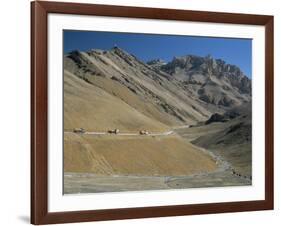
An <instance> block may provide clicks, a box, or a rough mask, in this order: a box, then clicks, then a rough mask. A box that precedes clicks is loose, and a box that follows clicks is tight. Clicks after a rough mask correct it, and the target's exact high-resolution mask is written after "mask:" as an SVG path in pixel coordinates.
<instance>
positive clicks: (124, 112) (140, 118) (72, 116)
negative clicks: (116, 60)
mask: <svg viewBox="0 0 281 226" xmlns="http://www.w3.org/2000/svg"><path fill="white" fill-rule="evenodd" d="M80 127H82V128H84V129H86V130H87V131H107V130H108V129H113V128H118V129H120V130H121V131H134V132H138V131H139V130H142V129H146V130H149V131H157V132H159V131H166V130H168V128H167V126H165V125H164V124H162V123H160V122H158V121H156V120H153V119H151V118H149V117H147V116H145V115H144V114H142V113H141V112H139V111H137V110H136V109H134V108H133V107H131V106H129V105H128V104H126V103H125V102H123V101H122V100H120V99H119V98H116V97H114V96H113V95H110V94H109V93H107V92H106V91H104V90H102V89H100V88H98V87H96V86H94V85H92V84H88V83H87V82H85V81H84V80H82V79H80V78H78V77H77V76H75V75H73V74H71V73H69V72H67V71H65V72H64V130H65V131H72V130H73V128H80Z"/></svg>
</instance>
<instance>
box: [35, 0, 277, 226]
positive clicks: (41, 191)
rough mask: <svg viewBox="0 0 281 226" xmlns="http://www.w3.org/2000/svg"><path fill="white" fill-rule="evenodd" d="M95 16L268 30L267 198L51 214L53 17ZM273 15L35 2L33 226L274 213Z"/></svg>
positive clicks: (266, 84)
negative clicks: (50, 49) (50, 39)
mask: <svg viewBox="0 0 281 226" xmlns="http://www.w3.org/2000/svg"><path fill="white" fill-rule="evenodd" d="M50 13H60V14H75V15H89V16H91V15H95V16H108V17H112V16H114V17H124V18H146V19H161V20H174V21H195V22H210V23H227V24H243V25H247V24H248V25H262V26H264V27H265V47H266V49H265V93H266V96H265V100H266V102H265V109H266V110H265V147H264V150H265V199H264V200H256V201H241V202H224V203H206V204H190V205H174V206H160V207H159V206H157V207H153V206H152V207H138V208H122V209H106V210H87V211H85V210H84V211H71V212H48V87H47V84H48V82H47V81H48V72H47V71H48V56H47V48H48V47H47V43H48V33H47V27H48V14H50ZM273 200H274V196H273V16H265V15H247V14H233V13H217V12H203V11H188V10H174V9H158V8H140V7H124V6H109V5H92V4H77V3H62V2H45V1H42V2H41V1H35V2H32V3H31V223H32V224H52V223H69V222H85V221H101V220H115V219H131V218H147V217H163V216H180V215H191V214H208V213H226V212H237V211H255V210H271V209H273Z"/></svg>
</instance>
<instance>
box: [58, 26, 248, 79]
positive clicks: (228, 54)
mask: <svg viewBox="0 0 281 226" xmlns="http://www.w3.org/2000/svg"><path fill="white" fill-rule="evenodd" d="M63 39H64V53H68V52H70V51H72V50H81V51H86V50H89V49H103V50H108V49H111V48H112V47H113V46H114V45H117V46H118V47H120V48H122V49H124V50H126V51H127V52H129V53H131V54H134V55H135V56H136V57H138V58H139V59H141V60H143V61H145V62H147V61H148V60H151V59H156V58H161V59H163V60H165V61H170V60H171V59H172V58H173V57H174V56H184V55H189V54H192V55H199V56H206V55H208V54H210V55H211V56H212V57H214V58H216V59H218V58H220V59H222V60H224V61H226V62H227V63H229V64H235V65H237V66H238V67H240V68H241V70H242V71H243V72H244V73H245V74H246V75H247V76H248V77H250V78H251V76H252V40H251V39H233V38H210V37H196V36H178V35H155V34H134V33H116V32H100V31H97V32H96V31H72V30H65V31H64V37H63Z"/></svg>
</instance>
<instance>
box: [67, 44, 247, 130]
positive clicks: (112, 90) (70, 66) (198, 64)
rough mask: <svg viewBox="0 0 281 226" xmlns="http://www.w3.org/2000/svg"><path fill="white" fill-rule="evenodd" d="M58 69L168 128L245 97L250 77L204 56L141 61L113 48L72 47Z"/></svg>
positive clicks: (238, 102)
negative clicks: (86, 48) (85, 50)
mask: <svg viewBox="0 0 281 226" xmlns="http://www.w3.org/2000/svg"><path fill="white" fill-rule="evenodd" d="M64 70H65V72H68V73H71V74H73V75H75V76H77V77H78V78H81V79H83V80H84V81H86V82H88V83H90V84H92V85H94V86H95V87H98V88H100V89H102V90H104V91H105V92H107V93H108V94H110V95H113V96H115V97H116V98H117V99H118V101H121V102H123V103H125V104H127V105H129V106H130V107H131V108H133V109H134V110H136V111H138V112H140V113H141V114H143V115H144V116H145V117H148V118H150V119H153V120H155V121H157V122H160V123H163V124H165V125H168V126H175V125H184V124H195V123H197V122H199V121H205V120H207V119H208V118H209V117H210V116H211V115H212V114H213V113H216V112H217V113H224V112H225V111H227V110H228V109H230V108H232V107H235V106H238V105H241V104H242V103H246V102H249V101H250V100H251V80H249V79H248V78H247V77H246V76H245V75H244V74H243V73H242V72H241V70H240V69H239V68H238V67H236V66H234V65H229V64H226V63H225V62H224V61H222V60H215V59H213V58H211V57H209V56H208V57H198V56H184V57H175V58H174V59H173V60H172V61H171V62H169V63H165V62H164V61H162V60H152V61H150V62H148V63H147V64H146V63H144V62H142V61H140V60H138V59H137V58H136V57H135V56H134V55H132V54H129V53H127V52H126V51H124V50H122V49H120V48H118V47H114V48H112V49H111V50H109V51H103V50H97V49H94V50H90V51H87V52H80V51H73V52H71V53H69V54H68V55H65V56H64Z"/></svg>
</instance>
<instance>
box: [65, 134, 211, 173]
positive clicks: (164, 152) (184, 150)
mask: <svg viewBox="0 0 281 226" xmlns="http://www.w3.org/2000/svg"><path fill="white" fill-rule="evenodd" d="M215 169H216V164H215V162H214V161H213V159H212V158H211V157H210V156H209V155H207V154H204V153H203V152H202V151H200V150H199V149H198V148H196V147H195V146H193V145H192V144H190V143H188V142H186V141H185V140H183V139H182V138H180V137H179V136H176V135H175V136H161V137H153V136H137V137H136V136H131V137H127V136H126V137H124V136H116V135H106V136H92V135H85V134H84V135H78V134H72V133H68V134H67V133H66V134H65V136H64V171H65V172H84V173H94V174H103V175H139V176H150V175H151V176H153V175H159V176H160V175H161V176H163V175H168V176H169V175H171V176H172V175H173V176H179V175H189V174H194V173H200V172H210V171H213V170H215Z"/></svg>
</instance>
